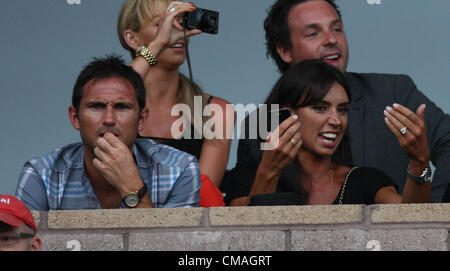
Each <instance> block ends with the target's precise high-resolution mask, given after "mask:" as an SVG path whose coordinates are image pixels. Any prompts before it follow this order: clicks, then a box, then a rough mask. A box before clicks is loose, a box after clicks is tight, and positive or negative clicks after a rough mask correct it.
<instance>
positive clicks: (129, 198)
mask: <svg viewBox="0 0 450 271" xmlns="http://www.w3.org/2000/svg"><path fill="white" fill-rule="evenodd" d="M124 203H125V205H126V206H128V207H136V206H137V205H138V204H139V197H138V195H136V194H128V195H126V196H125V198H124Z"/></svg>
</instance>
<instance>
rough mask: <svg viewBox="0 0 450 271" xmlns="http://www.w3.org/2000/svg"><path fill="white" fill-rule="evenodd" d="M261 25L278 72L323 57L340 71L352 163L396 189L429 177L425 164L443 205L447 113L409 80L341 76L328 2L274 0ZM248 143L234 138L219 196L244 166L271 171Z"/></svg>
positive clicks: (342, 40)
mask: <svg viewBox="0 0 450 271" xmlns="http://www.w3.org/2000/svg"><path fill="white" fill-rule="evenodd" d="M264 28H265V31H266V41H267V54H268V55H269V56H271V57H272V58H273V59H274V60H275V62H276V63H277V65H278V68H279V70H280V71H281V72H284V71H285V70H287V69H288V68H289V67H290V66H291V65H292V64H295V63H298V62H300V61H303V60H306V59H322V60H323V61H325V62H327V63H328V64H330V65H333V66H335V67H336V68H338V69H339V70H340V71H341V72H344V73H346V74H347V78H348V81H349V84H350V89H351V92H352V104H351V108H350V112H349V128H348V129H349V131H348V133H349V136H350V146H351V154H352V158H353V164H355V165H358V166H368V167H375V168H378V169H380V170H382V171H384V172H385V173H387V174H388V175H389V176H390V177H391V178H392V179H393V180H394V181H395V182H396V183H397V184H398V186H399V189H400V192H401V191H402V190H403V186H404V184H405V182H406V180H407V178H408V176H411V175H412V176H413V177H412V178H415V177H414V176H416V177H417V178H419V179H421V180H426V179H427V178H425V177H426V176H422V177H421V175H428V174H430V171H431V169H430V167H429V164H430V163H429V162H430V161H431V162H432V163H433V165H434V166H435V168H436V171H435V172H434V175H433V182H432V196H431V201H432V202H440V201H441V200H442V197H443V195H444V192H445V189H446V188H447V186H448V184H449V183H450V117H449V115H448V114H446V113H444V112H443V111H442V110H441V109H440V108H439V107H437V106H436V105H435V104H434V103H433V102H431V101H430V100H429V99H428V98H427V97H426V96H425V95H424V94H423V93H422V92H420V91H419V90H418V89H417V88H416V86H415V84H414V83H413V81H412V80H411V79H410V78H409V77H408V76H405V75H388V74H362V73H352V72H347V71H346V69H347V64H348V58H349V51H348V45H347V39H346V36H345V32H344V30H343V23H342V20H341V14H340V12H339V8H338V7H337V5H336V4H335V3H334V1H333V0H320V1H311V0H278V1H277V2H276V3H275V4H274V5H273V6H272V7H271V9H270V10H269V12H268V17H267V18H266V20H265V22H264ZM286 142H287V144H289V140H287V141H286ZM254 146H257V145H255V144H253V143H252V142H251V141H249V140H240V143H239V147H238V161H237V164H236V167H235V168H234V169H233V170H232V171H231V172H229V174H228V175H227V178H226V179H225V180H224V184H223V186H222V188H223V189H224V190H225V192H231V193H229V194H232V191H233V186H234V185H240V184H241V183H243V182H245V181H246V180H244V178H246V176H247V178H248V177H249V175H248V174H247V173H246V172H245V171H246V168H247V167H248V165H249V164H253V163H256V164H258V165H263V164H264V166H265V167H266V168H265V169H264V172H271V171H273V170H275V168H276V166H275V165H273V167H271V166H270V163H261V164H260V162H261V157H262V156H261V153H260V152H262V151H261V150H258V152H259V154H257V152H255V150H253V149H254ZM282 147H283V146H279V148H280V149H281V148H282ZM286 159H288V158H286ZM277 170H278V169H277ZM273 174H275V175H276V174H280V172H273ZM409 178H411V177H409ZM247 182H248V180H247ZM248 189H250V188H248ZM241 196H243V195H241ZM242 202H245V201H242ZM235 204H236V205H239V201H236V202H235Z"/></svg>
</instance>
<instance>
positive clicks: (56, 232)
mask: <svg viewBox="0 0 450 271" xmlns="http://www.w3.org/2000/svg"><path fill="white" fill-rule="evenodd" d="M33 215H34V217H35V219H36V222H37V223H38V225H39V226H38V227H39V235H40V236H41V238H42V240H43V250H62V251H65V250H66V251H67V250H82V251H87V250H128V251H137V250H176V251H197V250H198V251H213V250H214V251H216V250H218V251H256V250H257V251H269V250H270V251H297V250H300V251H301V250H439V251H449V250H450V237H449V231H450V204H404V205H371V206H363V205H347V206H283V207H280V206H275V207H226V208H209V209H205V208H193V209H136V210H89V211H50V212H36V211H34V212H33Z"/></svg>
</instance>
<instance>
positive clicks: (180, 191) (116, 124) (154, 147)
mask: <svg viewBox="0 0 450 271" xmlns="http://www.w3.org/2000/svg"><path fill="white" fill-rule="evenodd" d="M145 96H146V95H145V87H144V84H143V82H142V79H141V77H140V76H139V74H137V73H136V72H135V71H134V70H133V69H132V68H131V67H129V66H127V65H125V64H124V63H123V61H122V60H121V59H120V58H117V57H105V58H99V59H94V61H92V62H91V63H89V64H88V65H87V66H86V67H85V68H84V69H83V71H82V72H81V73H80V75H79V76H78V79H77V82H76V84H75V86H74V90H73V95H72V105H71V106H70V107H69V118H70V121H71V123H72V126H73V127H74V128H75V129H77V130H79V131H80V136H81V139H82V142H80V143H74V144H70V145H67V146H64V147H62V148H60V149H57V150H55V151H53V152H51V153H49V154H46V155H42V156H39V157H37V158H34V159H32V160H30V161H28V162H27V163H26V164H25V166H24V168H23V169H22V172H21V174H20V177H19V182H18V185H17V190H16V195H17V197H18V198H19V199H21V200H22V201H24V202H25V204H26V205H27V206H28V207H29V208H30V209H32V210H44V211H47V210H73V209H101V208H105V209H106V208H126V207H128V208H134V207H136V208H152V207H197V206H199V204H198V202H199V200H200V186H201V181H200V169H199V166H198V163H197V160H196V158H195V157H194V156H191V155H189V154H187V153H184V152H181V151H178V150H176V149H174V148H172V147H169V146H166V145H162V144H157V143H155V142H154V141H152V140H150V139H141V138H137V134H138V132H139V131H140V130H142V128H143V125H144V123H145V121H146V118H147V114H148V109H147V108H145V102H146V98H145ZM147 125H148V124H147Z"/></svg>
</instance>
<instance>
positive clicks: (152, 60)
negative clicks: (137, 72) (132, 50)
mask: <svg viewBox="0 0 450 271" xmlns="http://www.w3.org/2000/svg"><path fill="white" fill-rule="evenodd" d="M136 56H142V57H143V58H145V60H147V62H148V64H150V66H155V65H156V64H158V59H157V58H156V56H154V55H153V54H152V52H150V50H149V49H148V47H147V46H145V44H143V45H142V46H141V47H139V48H138V49H137V50H136Z"/></svg>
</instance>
